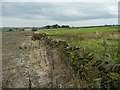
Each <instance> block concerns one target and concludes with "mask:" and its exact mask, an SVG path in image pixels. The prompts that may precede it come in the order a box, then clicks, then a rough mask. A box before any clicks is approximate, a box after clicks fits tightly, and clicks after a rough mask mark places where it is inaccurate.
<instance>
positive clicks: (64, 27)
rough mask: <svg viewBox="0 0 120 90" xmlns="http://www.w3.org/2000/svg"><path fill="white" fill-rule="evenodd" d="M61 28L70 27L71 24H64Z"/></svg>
mask: <svg viewBox="0 0 120 90" xmlns="http://www.w3.org/2000/svg"><path fill="white" fill-rule="evenodd" d="M61 28H70V26H69V25H62V26H61Z"/></svg>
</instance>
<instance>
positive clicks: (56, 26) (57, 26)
mask: <svg viewBox="0 0 120 90" xmlns="http://www.w3.org/2000/svg"><path fill="white" fill-rule="evenodd" d="M52 27H53V28H60V26H59V25H58V24H55V25H52Z"/></svg>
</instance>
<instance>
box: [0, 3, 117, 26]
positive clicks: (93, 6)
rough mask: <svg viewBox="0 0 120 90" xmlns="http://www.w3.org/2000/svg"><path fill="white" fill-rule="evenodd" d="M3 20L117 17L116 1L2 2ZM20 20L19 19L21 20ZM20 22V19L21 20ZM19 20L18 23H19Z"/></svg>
mask: <svg viewBox="0 0 120 90" xmlns="http://www.w3.org/2000/svg"><path fill="white" fill-rule="evenodd" d="M2 16H3V22H4V23H8V22H7V21H8V20H6V19H9V20H10V19H11V18H12V19H14V21H15V20H16V22H17V21H19V20H20V19H21V20H23V21H24V22H25V21H26V22H28V23H30V22H29V21H31V23H32V22H33V21H36V22H40V21H42V22H43V21H46V24H47V21H48V22H49V21H52V22H58V23H60V22H75V21H89V20H97V19H114V18H115V19H117V3H116V2H114V3H113V2H112V3H111V2H109V3H108V2H107V3H103V2H99V3H98V2H92V3H88V2H79V3H76V2H74V3H73V2H72V3H71V2H69V3H62V2H59V3H58V2H54V3H53V2H39V3H38V2H36V3H34V2H4V3H3V4H2ZM21 20H20V21H21ZM21 22H22V21H21ZM21 22H19V23H21Z"/></svg>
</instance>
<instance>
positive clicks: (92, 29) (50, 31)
mask: <svg viewBox="0 0 120 90" xmlns="http://www.w3.org/2000/svg"><path fill="white" fill-rule="evenodd" d="M116 30H118V26H105V27H89V28H78V29H75V28H73V29H66V28H58V29H41V30H38V31H39V32H41V33H43V32H44V33H48V34H50V35H54V34H65V33H70V32H88V31H90V32H95V31H116Z"/></svg>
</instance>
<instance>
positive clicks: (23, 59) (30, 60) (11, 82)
mask: <svg viewBox="0 0 120 90" xmlns="http://www.w3.org/2000/svg"><path fill="white" fill-rule="evenodd" d="M31 35H32V32H4V33H3V37H2V38H3V41H2V46H3V47H2V48H3V50H2V51H3V52H2V57H3V58H2V69H3V80H2V85H3V88H28V87H29V86H30V84H31V87H37V88H38V87H44V86H45V85H47V84H48V83H49V78H48V76H47V73H46V72H45V71H46V70H47V69H48V67H45V63H44V62H42V66H41V65H40V63H39V61H40V59H42V58H38V57H37V58H38V59H39V60H37V59H35V56H32V55H33V53H34V51H35V50H34V51H33V50H32V49H31V48H32V47H30V46H31V45H30V44H31V40H30V37H31ZM34 45H36V44H33V46H34ZM19 47H22V49H18V48H19ZM25 47H27V49H25ZM28 48H29V49H28ZM43 67H45V68H44V69H45V70H44V69H43ZM30 82H31V83H30Z"/></svg>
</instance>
